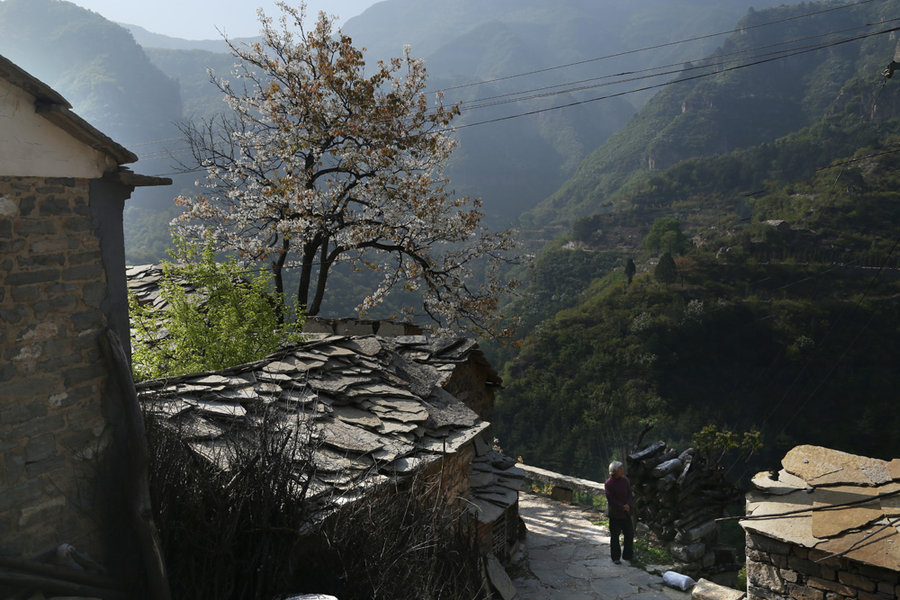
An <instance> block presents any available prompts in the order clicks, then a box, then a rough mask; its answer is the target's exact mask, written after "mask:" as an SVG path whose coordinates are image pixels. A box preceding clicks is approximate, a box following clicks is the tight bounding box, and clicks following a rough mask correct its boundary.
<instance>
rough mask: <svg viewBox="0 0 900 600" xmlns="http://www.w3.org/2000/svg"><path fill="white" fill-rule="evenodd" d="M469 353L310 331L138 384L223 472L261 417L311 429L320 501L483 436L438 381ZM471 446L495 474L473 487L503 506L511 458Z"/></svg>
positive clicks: (407, 339)
mask: <svg viewBox="0 0 900 600" xmlns="http://www.w3.org/2000/svg"><path fill="white" fill-rule="evenodd" d="M476 349H477V346H476V345H475V343H474V342H473V341H471V340H467V339H465V338H451V339H444V338H431V337H428V336H424V335H420V336H399V337H394V338H388V337H379V336H374V335H369V336H337V335H327V334H318V335H315V334H312V335H310V336H309V339H308V340H307V341H306V342H303V343H301V344H298V345H296V346H292V347H290V348H286V349H284V350H281V351H279V352H277V353H275V354H273V355H271V356H269V357H267V358H265V359H263V360H260V361H256V362H253V363H248V364H244V365H239V366H235V367H232V368H228V369H225V370H222V371H217V372H208V373H197V374H192V375H185V376H180V377H172V378H166V379H157V380H152V381H146V382H142V383H140V384H138V386H137V388H138V396H139V399H140V401H141V402H142V404H143V405H144V407H145V409H146V410H147V411H149V413H150V414H152V415H155V416H157V417H160V418H162V419H163V422H164V423H166V424H168V425H170V426H171V427H173V428H175V429H176V430H177V431H179V432H180V434H181V436H182V437H183V439H184V440H185V441H186V442H187V443H188V444H189V446H190V447H191V448H192V449H193V450H194V451H195V452H196V453H197V454H198V455H200V456H202V457H204V458H206V459H207V460H210V461H212V462H215V463H217V464H219V466H221V467H223V468H228V461H229V450H228V448H229V446H230V445H231V444H233V443H235V442H237V443H241V442H240V440H241V439H242V436H244V435H245V434H246V432H247V431H248V430H250V429H252V428H254V427H259V426H260V425H261V423H262V422H263V420H264V419H268V422H269V423H272V422H276V423H279V424H280V426H283V427H288V428H291V427H293V428H298V429H302V431H304V432H311V435H312V440H311V442H310V448H311V451H312V462H313V463H314V465H315V477H314V480H313V482H312V484H311V486H310V488H309V492H308V496H307V497H308V498H309V499H312V500H317V501H318V502H319V503H320V504H321V506H322V508H323V509H324V508H327V507H328V506H331V505H333V504H334V503H341V502H344V501H347V500H352V499H354V498H356V497H358V495H359V493H361V491H363V490H364V489H365V487H366V486H368V485H371V484H377V483H379V482H384V481H387V480H388V479H390V478H393V477H398V476H399V477H404V476H408V475H411V474H412V473H413V472H415V471H417V470H419V469H421V468H424V467H426V466H427V465H429V464H432V463H434V462H436V461H439V460H441V458H442V457H443V456H444V455H445V454H452V453H455V452H457V451H458V450H459V449H460V447H462V446H463V445H464V444H466V443H468V442H470V441H473V440H474V439H475V438H476V437H478V436H479V434H482V433H483V432H485V430H486V429H487V428H488V427H489V423H487V422H484V421H482V420H481V419H480V418H479V417H478V415H476V414H475V413H474V412H473V411H472V410H471V409H469V408H468V407H467V406H465V404H464V403H463V402H461V401H460V400H458V399H457V398H455V397H454V396H452V395H451V394H449V393H448V392H446V391H445V390H444V389H443V388H442V387H441V386H442V385H443V383H445V382H446V381H447V380H448V379H449V377H450V376H451V375H452V372H453V370H454V368H455V367H456V365H457V364H459V363H461V362H464V361H465V360H467V359H468V357H469V356H471V355H472V354H473V353H474V352H475V351H476ZM478 354H480V353H478ZM273 419H274V421H273ZM307 428H308V429H307ZM476 446H477V449H478V450H479V452H478V454H479V455H481V456H480V457H479V459H476V462H477V463H478V465H479V466H477V467H476V468H477V470H479V471H480V472H484V473H487V472H490V473H491V474H492V478H488V477H481V478H479V479H478V481H477V482H475V481H473V486H472V493H473V495H474V496H475V498H476V499H479V498H480V499H481V500H483V501H484V502H486V503H487V505H494V506H500V505H502V506H504V507H506V506H510V505H511V503H513V502H515V501H516V498H513V497H511V493H509V492H512V490H513V489H518V486H514V484H515V480H516V479H517V478H516V473H515V471H511V472H510V474H509V475H508V476H507V475H503V474H504V473H505V472H506V471H508V470H509V469H510V467H512V465H510V464H506V463H507V462H508V460H497V459H496V457H494V458H493V459H492V458H491V457H489V456H488V455H489V453H490V449H489V447H488V446H487V444H486V442H485V441H484V440H479V443H478V444H477V445H476ZM485 457H487V458H485ZM494 463H497V465H496V466H495V465H494ZM501 463H502V464H501ZM473 473H474V471H473ZM475 483H477V484H478V485H475ZM518 483H519V484H521V477H519V478H518ZM487 510H488V509H487V508H483V509H482V511H481V512H482V513H484V512H485V511H487Z"/></svg>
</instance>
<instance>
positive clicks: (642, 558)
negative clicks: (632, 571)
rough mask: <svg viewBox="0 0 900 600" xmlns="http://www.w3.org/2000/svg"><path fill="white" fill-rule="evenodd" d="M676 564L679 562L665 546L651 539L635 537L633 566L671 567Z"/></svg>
mask: <svg viewBox="0 0 900 600" xmlns="http://www.w3.org/2000/svg"><path fill="white" fill-rule="evenodd" d="M676 562H678V561H677V560H676V559H675V557H674V556H672V555H671V554H670V553H669V551H668V550H666V548H665V546H664V545H663V544H661V543H659V542H657V541H656V540H654V539H652V538H649V537H643V536H635V538H634V559H633V560H632V561H631V564H632V565H633V566H636V567H645V566H647V565H671V564H675V563H676Z"/></svg>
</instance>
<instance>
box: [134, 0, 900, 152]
mask: <svg viewBox="0 0 900 600" xmlns="http://www.w3.org/2000/svg"><path fill="white" fill-rule="evenodd" d="M874 1H875V0H861V1H859V2H853V3H850V4H845V5H842V6H838V7H833V8H829V9H824V10H821V11H815V12H811V13H805V14H802V15H795V16H793V17H788V18H785V19H778V20H774V21H769V22H766V23H759V24H757V25H749V26H747V27H738V28H735V29H732V30H729V31H723V32H718V33H710V34H704V35H700V36H695V37H692V38H686V39H682V40H676V41H674V42H666V43H663V44H656V45H653V46H646V47H643V48H636V49H633V50H627V51H624V52H620V53H616V54H610V55H607V56H600V57H596V58H591V59H586V60H583V61H576V62H572V63H566V64H560V65H554V66H550V67H546V68H543V69H538V70H535V71H528V72H524V73H515V74H512V75H505V76H502V77H497V78H494V79H489V80H484V81H476V82H470V83H465V84H460V85H456V86H450V87H445V88H441V89H439V90H434V91H433V92H431V93H439V92H445V91H449V90H453V89H461V88H468V87H473V86H478V85H484V84H488V83H492V82H495V81H503V80H507V79H514V78H518V77H524V76H526V75H531V74H535V73H542V72H545V71H551V70H557V69H563V68H566V67H570V66H575V65H579V64H584V63H589V62H596V61H600V60H606V59H608V58H615V57H618V56H624V55H628V54H634V53H638V52H644V51H649V50H654V49H658V48H665V47H668V46H673V45H679V44H684V43H688V42H692V41H697V40H703V39H707V38H712V37H717V36H721V35H728V34H732V33H739V32H742V31H747V30H751V29H757V28H760V27H768V26H770V25H777V24H780V23H785V22H788V21H794V20H798V19H803V18H808V17H813V16H817V15H820V14H823V13H828V12H833V11H836V10H843V9H846V8H852V7H855V6H859V5H863V4H868V3H870V2H874ZM895 20H897V19H891V20H889V21H884V22H891V21H895ZM871 25H872V24H867V25H862V26H859V27H858V28H862V27H868V26H871ZM853 29H857V28H847V29H842V30H837V31H832V32H829V33H825V34H820V35H817V36H809V37H807V38H798V39H795V40H789V41H785V42H778V43H775V44H769V45H767V46H760V47H757V48H755V49H748V50H743V51H737V52H732V53H728V54H725V55H720V56H728V55H731V54H740V53H742V52H750V51H753V50H761V49H764V48H769V47H774V46H778V45H784V44H788V43H793V42H799V41H805V40H808V39H815V38H817V37H824V36H827V35H832V34H836V33H843V32H846V31H851V30H853ZM704 58H708V57H704ZM716 58H718V57H716ZM695 60H704V59H695ZM685 62H691V61H681V62H680V63H677V64H684V63H685ZM677 64H669V65H662V66H658V67H651V68H649V69H642V70H638V71H625V72H622V73H619V74H615V75H604V76H602V77H600V78H592V79H586V80H580V81H575V82H572V84H580V83H586V82H589V81H593V80H597V79H601V78H609V77H615V76H619V75H632V74H638V73H642V72H648V71H652V70H656V69H661V68H667V67H673V66H677ZM563 85H570V84H556V85H555V86H546V87H540V88H533V89H529V90H525V91H524V92H512V93H514V94H515V93H526V92H531V91H541V90H544V89H550V88H552V87H560V86H563ZM507 95H508V94H502V95H500V96H499V97H504V96H507ZM496 97H497V96H489V97H487V98H481V99H475V100H469V101H465V102H464V103H469V102H476V101H482V100H491V99H494V98H496ZM180 139H182V138H178V137H174V138H162V139H158V140H148V141H145V142H138V143H135V144H129V146H130V147H140V146H146V145H151V144H156V143H162V142H167V141H178V140H180Z"/></svg>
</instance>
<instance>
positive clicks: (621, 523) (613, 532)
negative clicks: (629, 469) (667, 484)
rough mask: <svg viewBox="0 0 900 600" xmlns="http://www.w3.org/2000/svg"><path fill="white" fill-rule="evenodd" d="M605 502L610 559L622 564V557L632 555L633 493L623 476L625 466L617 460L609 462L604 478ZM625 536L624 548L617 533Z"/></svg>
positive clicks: (627, 557)
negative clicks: (607, 475) (607, 508)
mask: <svg viewBox="0 0 900 600" xmlns="http://www.w3.org/2000/svg"><path fill="white" fill-rule="evenodd" d="M606 503H607V505H608V507H609V535H610V543H609V549H610V553H611V554H612V560H613V562H614V563H616V564H617V565H619V564H622V560H621V559H622V558H624V559H625V560H631V558H632V556H633V545H634V528H633V527H632V525H631V506H632V504H633V503H634V495H633V494H632V493H631V485H630V484H629V483H628V478H627V477H625V468H624V467H623V466H622V463H620V462H619V461H617V460H616V461H613V462H611V463H610V464H609V479H607V480H606ZM620 534H624V536H625V548H624V550H621V549H620V548H619V535H620Z"/></svg>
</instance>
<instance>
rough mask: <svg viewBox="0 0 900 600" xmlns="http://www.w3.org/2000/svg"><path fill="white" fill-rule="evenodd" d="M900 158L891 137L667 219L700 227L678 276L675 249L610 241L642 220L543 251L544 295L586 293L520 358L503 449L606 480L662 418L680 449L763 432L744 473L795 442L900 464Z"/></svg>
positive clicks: (636, 233) (500, 416)
mask: <svg viewBox="0 0 900 600" xmlns="http://www.w3.org/2000/svg"><path fill="white" fill-rule="evenodd" d="M896 129H897V128H896V126H895V130H896ZM897 152H900V137H896V136H894V137H890V138H886V139H884V140H883V142H882V143H881V144H880V145H878V146H873V147H869V148H863V149H860V150H859V152H857V153H856V155H855V156H853V157H847V158H846V159H845V161H846V162H845V161H838V162H837V163H835V166H833V167H831V168H827V169H824V170H822V171H821V172H819V173H818V174H817V175H815V176H814V177H812V178H811V179H809V180H806V181H803V182H799V183H794V184H786V185H780V186H776V187H775V188H772V189H771V190H770V191H769V192H768V193H766V194H764V195H761V196H759V197H755V198H749V199H746V202H745V203H744V205H743V206H736V205H734V204H732V203H728V202H716V201H715V199H714V198H702V199H701V198H695V199H694V200H693V201H692V202H685V203H682V204H680V205H679V206H678V207H669V208H668V209H667V210H665V211H660V212H658V213H656V214H657V215H668V218H669V219H672V220H673V221H674V222H675V223H677V224H679V226H680V227H683V228H684V232H685V233H686V237H685V239H690V237H691V236H692V235H695V234H702V238H696V239H697V240H698V242H701V243H700V244H699V245H696V246H690V247H687V246H686V247H684V248H683V249H682V251H683V254H680V255H679V254H678V252H677V251H676V252H675V254H676V256H675V264H676V269H677V271H676V273H675V274H674V275H673V277H672V279H666V278H665V276H664V275H663V274H661V273H660V272H659V269H658V263H659V262H661V259H660V258H659V250H661V248H658V249H657V250H656V251H651V250H647V249H641V248H637V247H633V248H629V249H624V248H623V249H618V250H605V249H603V245H602V244H603V242H604V241H608V238H610V237H615V236H614V234H612V232H614V231H618V232H619V235H621V237H623V238H627V237H628V235H627V234H628V233H629V232H630V233H632V235H633V237H635V238H636V239H637V241H638V243H639V244H640V241H641V240H642V239H646V237H647V236H646V235H642V234H646V233H647V228H646V227H645V226H644V225H643V224H642V223H640V224H638V223H636V222H635V221H634V219H633V215H631V214H628V213H625V214H615V213H611V214H609V215H608V216H607V218H606V219H605V220H604V222H603V223H602V227H603V230H602V231H595V232H593V233H594V235H592V236H590V237H591V238H592V243H590V244H587V245H582V249H563V248H561V247H557V248H556V249H553V250H549V251H546V252H545V253H544V254H543V256H542V257H541V259H540V260H539V263H538V267H537V271H538V278H537V279H538V280H539V281H540V283H539V284H536V285H535V288H533V289H532V293H534V294H535V295H539V294H541V293H543V294H545V295H550V294H551V290H554V291H559V292H564V290H565V289H567V288H568V289H569V290H577V292H576V293H575V294H573V298H571V300H573V301H570V305H571V308H567V309H565V310H562V311H559V312H556V313H555V314H554V315H553V316H551V317H550V318H548V319H545V320H543V321H542V322H540V324H539V325H537V326H535V327H534V328H533V329H532V331H531V334H530V335H529V336H528V337H527V338H526V340H525V342H524V344H523V347H522V350H521V352H520V353H517V354H516V355H515V357H514V358H512V359H511V360H509V361H508V362H507V365H506V369H505V371H504V373H503V375H504V380H505V382H506V386H505V389H504V390H502V392H501V393H500V396H499V402H498V406H497V411H496V427H497V429H496V431H497V435H498V436H499V437H500V439H501V442H502V443H503V446H504V447H505V448H506V449H507V450H508V451H509V452H512V453H515V454H516V455H523V456H524V457H525V459H526V461H527V462H532V463H534V464H539V465H542V466H546V467H547V468H554V469H560V470H562V471H565V472H572V473H574V474H577V475H582V476H589V477H594V478H598V477H602V474H603V471H604V468H603V466H604V464H605V463H606V462H608V460H609V459H610V458H611V457H612V456H614V455H618V456H621V452H620V450H619V449H620V448H622V447H627V446H630V445H631V444H632V443H633V442H634V441H635V439H636V437H637V435H638V432H639V431H640V430H641V429H642V428H643V427H644V426H645V425H647V424H649V423H652V424H654V425H655V430H654V431H653V433H652V434H651V435H652V436H653V437H659V438H662V439H668V440H670V441H672V442H676V443H678V444H680V445H681V447H686V446H687V445H690V443H691V438H692V435H693V434H694V433H696V432H698V431H699V430H700V429H701V428H703V427H705V426H707V425H710V424H713V425H715V426H717V427H720V428H727V429H731V430H734V431H745V430H750V429H758V430H760V431H761V432H762V441H763V449H762V451H761V453H759V455H758V458H759V460H758V462H756V463H754V465H753V466H752V468H750V469H749V470H748V471H743V472H742V470H743V465H741V464H738V465H736V468H735V470H733V471H732V473H731V475H732V476H740V475H742V474H743V475H746V474H747V473H748V472H749V473H751V474H752V472H753V468H757V469H758V468H764V466H765V465H769V466H771V465H774V464H777V460H778V459H779V457H780V456H782V455H783V454H784V452H785V451H786V450H787V449H789V448H790V447H791V446H793V445H795V444H797V443H813V444H821V445H825V446H830V447H834V448H839V449H843V450H847V451H853V452H859V453H861V454H865V455H868V456H881V457H888V458H889V457H892V456H897V455H898V453H900V442H898V440H897V438H896V436H894V435H893V434H892V433H891V432H893V431H896V430H897V428H898V427H900V415H898V413H897V411H896V398H895V392H894V390H895V389H896V388H897V386H898V385H900V372H898V371H897V369H896V368H895V367H894V364H895V363H896V360H897V357H898V356H900V354H898V353H900V346H898V341H897V340H898V339H900V338H898V335H897V333H898V331H900V313H898V312H897V310H896V303H897V298H898V297H900V252H898V251H897V250H898V249H897V246H898V241H900V238H898V237H897V236H898V233H897V232H898V231H900V191H898V190H900V179H898V177H897V172H898V167H900V158H898V154H897ZM672 215H675V217H677V220H676V219H675V217H673V216H672ZM594 242H596V243H598V244H599V245H594ZM570 248H571V246H570ZM630 257H633V258H634V260H635V262H636V263H637V274H636V275H635V277H634V280H633V281H632V282H631V284H630V285H628V283H627V278H626V276H625V275H624V273H623V265H624V264H625V262H626V260H627V259H628V258H630ZM611 265H615V266H614V267H611ZM573 278H574V279H576V280H580V281H575V282H573V281H572V279H573ZM580 284H583V287H582V285H580ZM579 288H580V289H579ZM550 303H551V302H550V300H549V299H547V300H545V303H544V307H546V306H548V305H549V304H550ZM523 309H524V307H523ZM727 466H734V465H732V464H731V463H730V461H729V465H727Z"/></svg>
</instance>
